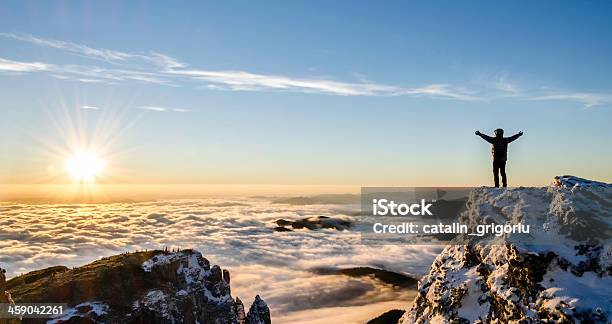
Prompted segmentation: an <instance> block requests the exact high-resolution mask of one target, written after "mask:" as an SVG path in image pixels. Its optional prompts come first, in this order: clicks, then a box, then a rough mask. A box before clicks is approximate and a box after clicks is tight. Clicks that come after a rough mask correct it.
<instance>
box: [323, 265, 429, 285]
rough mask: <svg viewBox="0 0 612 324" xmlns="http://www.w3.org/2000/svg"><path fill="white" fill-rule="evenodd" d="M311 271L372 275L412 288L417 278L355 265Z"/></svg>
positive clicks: (347, 274)
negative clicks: (352, 266)
mask: <svg viewBox="0 0 612 324" xmlns="http://www.w3.org/2000/svg"><path fill="white" fill-rule="evenodd" d="M312 272H314V273H316V274H319V275H345V276H349V277H355V278H358V277H372V278H375V279H377V280H379V281H381V282H383V283H385V284H388V285H392V286H396V287H399V288H414V287H416V284H417V282H418V280H417V279H414V278H412V277H409V276H407V275H404V274H401V273H397V272H392V271H388V270H384V269H377V268H371V267H355V268H345V269H334V268H315V269H312Z"/></svg>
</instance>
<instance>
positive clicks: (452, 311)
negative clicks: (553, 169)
mask: <svg viewBox="0 0 612 324" xmlns="http://www.w3.org/2000/svg"><path fill="white" fill-rule="evenodd" d="M611 207H612V185H611V184H606V183H601V182H595V181H590V180H585V179H581V178H578V177H573V176H560V177H555V179H554V182H553V184H552V185H551V186H549V187H544V188H515V189H498V188H477V189H475V190H474V191H473V192H472V193H471V194H470V197H469V200H468V202H467V210H466V211H465V212H464V213H463V214H462V215H461V221H462V222H463V223H466V224H471V225H475V224H486V223H491V222H495V223H496V224H504V223H516V222H522V223H524V224H529V225H530V227H531V233H530V234H531V235H530V236H528V237H525V236H519V235H514V234H511V235H507V236H505V237H497V238H496V237H492V238H487V239H485V240H484V241H480V242H478V244H461V245H450V246H448V247H446V248H445V249H444V251H443V252H442V253H441V254H440V255H439V256H438V257H437V258H436V260H435V261H434V263H433V264H432V266H431V269H430V271H429V273H428V274H427V275H426V276H425V277H423V278H422V279H421V281H420V282H419V288H418V295H417V297H416V299H415V301H414V303H413V306H412V308H411V309H410V311H408V312H406V314H405V315H404V317H403V318H402V320H401V321H400V322H401V323H414V322H417V323H426V322H441V323H445V322H451V321H453V322H459V323H461V322H465V323H468V322H471V323H474V322H483V323H491V322H493V323H495V322H499V323H506V322H509V321H515V320H523V319H529V318H531V319H535V320H538V319H539V320H542V321H549V320H551V321H555V322H568V323H570V322H601V323H610V322H611V321H612V277H611V276H610V275H611V274H612V262H611V260H612V245H611V243H612V239H611V237H612V208H611ZM462 239H463V240H462V241H461V242H467V240H468V238H462Z"/></svg>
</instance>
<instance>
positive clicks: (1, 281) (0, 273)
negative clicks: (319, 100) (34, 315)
mask: <svg viewBox="0 0 612 324" xmlns="http://www.w3.org/2000/svg"><path fill="white" fill-rule="evenodd" d="M5 273H6V270H4V269H2V268H0V304H8V305H15V302H14V301H13V298H12V297H11V293H9V292H8V291H6V275H5ZM19 322H20V321H19V320H18V319H9V318H0V324H16V323H19Z"/></svg>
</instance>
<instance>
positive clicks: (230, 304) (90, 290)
mask: <svg viewBox="0 0 612 324" xmlns="http://www.w3.org/2000/svg"><path fill="white" fill-rule="evenodd" d="M47 274H48V275H47ZM23 278H28V279H29V280H23V279H22V278H17V279H15V281H13V282H11V293H13V294H12V295H13V296H14V298H15V301H16V302H18V303H24V302H46V303H67V304H68V305H69V306H70V307H71V308H70V309H69V310H68V311H67V312H66V313H65V314H63V315H62V316H59V317H58V318H55V319H52V320H51V322H50V323H90V322H94V323H151V324H166V323H168V324H169V323H215V324H254V323H257V324H259V323H270V312H269V309H268V308H267V306H265V302H263V300H261V299H260V298H259V297H257V298H256V302H255V303H254V304H253V306H251V309H252V310H253V311H250V312H249V314H247V315H245V313H244V305H243V304H242V302H240V300H239V299H236V300H234V299H233V298H232V296H231V291H230V285H229V282H230V275H229V272H228V271H227V270H222V269H221V268H220V267H219V266H216V265H215V266H212V267H211V265H210V263H209V261H208V260H206V259H205V258H204V257H203V256H202V255H201V254H200V253H199V252H197V251H194V250H183V251H179V252H173V253H170V252H168V251H140V252H134V253H122V254H119V255H115V256H110V257H106V258H102V259H100V260H97V261H94V262H92V263H90V264H87V265H84V266H81V267H76V268H73V269H67V268H66V269H62V271H60V272H54V271H51V272H50V271H48V269H43V270H39V271H37V272H36V273H34V274H25V275H24V276H23ZM3 279H4V276H0V289H3V288H4V287H5V282H4V280H3ZM0 297H2V296H1V295H0ZM1 300H3V299H1V298H0V301H1ZM74 305H76V306H74ZM264 306H265V307H264ZM0 322H1V321H0Z"/></svg>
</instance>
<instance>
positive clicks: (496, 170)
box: [493, 161, 499, 188]
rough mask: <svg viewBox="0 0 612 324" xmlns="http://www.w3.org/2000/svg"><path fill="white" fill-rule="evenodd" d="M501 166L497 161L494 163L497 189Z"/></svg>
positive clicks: (494, 178) (494, 177)
mask: <svg viewBox="0 0 612 324" xmlns="http://www.w3.org/2000/svg"><path fill="white" fill-rule="evenodd" d="M498 173H499V165H498V162H497V161H493V180H494V181H495V187H496V188H497V187H499V174H498Z"/></svg>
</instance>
